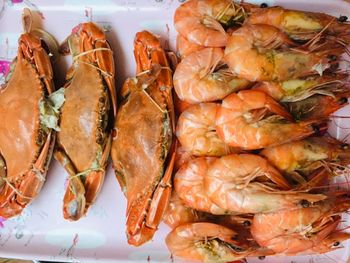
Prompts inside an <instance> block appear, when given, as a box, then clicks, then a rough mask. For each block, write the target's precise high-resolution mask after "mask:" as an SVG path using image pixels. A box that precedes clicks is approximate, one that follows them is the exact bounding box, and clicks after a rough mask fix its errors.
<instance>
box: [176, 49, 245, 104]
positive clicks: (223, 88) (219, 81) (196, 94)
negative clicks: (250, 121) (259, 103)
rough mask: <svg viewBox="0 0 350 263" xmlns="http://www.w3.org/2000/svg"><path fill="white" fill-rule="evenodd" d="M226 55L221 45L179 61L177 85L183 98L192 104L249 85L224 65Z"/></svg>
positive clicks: (177, 89) (177, 92) (177, 91)
mask: <svg viewBox="0 0 350 263" xmlns="http://www.w3.org/2000/svg"><path fill="white" fill-rule="evenodd" d="M223 55H224V52H223V50H222V49H221V48H205V49H202V50H200V51H196V52H194V53H192V54H190V55H188V56H187V57H186V58H184V59H183V60H182V61H181V62H180V63H179V65H178V66H177V68H176V70H175V73H174V88H175V91H176V94H177V95H178V96H179V98H180V99H181V100H184V101H186V102H189V103H192V104H194V103H200V102H209V101H215V100H220V99H222V98H224V97H226V96H227V95H228V94H230V93H232V92H235V91H238V90H241V89H245V88H247V87H248V85H249V84H250V82H249V81H247V80H244V79H238V78H236V77H234V76H233V75H232V74H231V75H230V74H228V71H227V69H220V65H222V62H221V61H222V58H223ZM217 68H219V69H218V70H217Z"/></svg>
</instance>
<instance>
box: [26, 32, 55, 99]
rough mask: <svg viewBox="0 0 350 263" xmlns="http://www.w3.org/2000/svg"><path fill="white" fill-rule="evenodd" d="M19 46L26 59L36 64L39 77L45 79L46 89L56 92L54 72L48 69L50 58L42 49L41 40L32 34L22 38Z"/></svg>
mask: <svg viewBox="0 0 350 263" xmlns="http://www.w3.org/2000/svg"><path fill="white" fill-rule="evenodd" d="M19 45H20V47H21V50H22V53H23V55H24V57H26V58H27V59H30V60H32V61H33V62H34V63H35V66H36V70H37V71H38V74H39V77H40V78H41V79H43V81H44V83H45V87H46V89H47V90H48V92H49V94H51V93H52V92H53V91H54V86H53V82H52V77H53V72H52V68H51V67H47V65H49V64H50V58H49V57H48V56H47V54H46V51H45V50H44V49H43V48H42V46H41V42H40V40H39V39H38V38H36V37H33V36H32V35H30V34H24V35H22V37H21V40H20V43H19Z"/></svg>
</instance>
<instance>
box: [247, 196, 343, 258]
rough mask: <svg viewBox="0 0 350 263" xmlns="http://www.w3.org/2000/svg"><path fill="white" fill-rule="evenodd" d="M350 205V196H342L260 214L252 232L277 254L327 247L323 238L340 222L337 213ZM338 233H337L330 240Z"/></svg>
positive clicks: (255, 218) (255, 220) (255, 217)
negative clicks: (306, 205)
mask: <svg viewBox="0 0 350 263" xmlns="http://www.w3.org/2000/svg"><path fill="white" fill-rule="evenodd" d="M349 208H350V200H349V198H348V197H341V198H336V199H328V200H325V201H323V202H320V203H318V204H317V205H315V206H313V207H303V208H297V209H293V210H281V211H277V212H274V213H268V214H257V215H255V216H254V219H253V222H252V226H251V233H252V235H253V237H254V239H255V240H256V241H257V242H258V244H259V245H261V246H265V247H268V248H270V249H272V250H273V251H275V252H276V253H284V254H287V255H295V254H298V253H301V252H304V251H305V250H309V251H312V250H314V251H315V252H317V251H318V246H320V249H319V250H327V249H325V243H324V242H323V241H324V240H325V239H326V238H328V237H329V236H330V235H331V233H333V232H334V230H335V229H336V227H337V226H338V224H339V223H340V216H339V215H337V214H339V213H341V212H345V211H347V210H348V209H349ZM336 236H337V235H333V236H332V239H330V240H333V239H334V238H335V237H336ZM340 237H341V235H340ZM328 241H329V240H328ZM322 242H323V243H322ZM326 243H328V242H327V241H326ZM330 250H332V248H330V249H329V250H328V251H330ZM328 251H324V252H328Z"/></svg>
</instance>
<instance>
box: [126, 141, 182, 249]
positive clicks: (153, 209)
mask: <svg viewBox="0 0 350 263" xmlns="http://www.w3.org/2000/svg"><path fill="white" fill-rule="evenodd" d="M175 149H176V145H175V144H174V145H173V147H172V150H171V153H170V154H171V155H170V160H169V164H168V166H167V168H166V171H165V173H164V176H163V178H162V180H161V181H160V182H159V184H158V186H157V187H156V189H155V191H154V192H153V196H152V199H151V200H150V204H149V205H148V206H147V207H144V209H145V211H144V213H143V214H144V215H145V218H140V219H141V220H140V221H141V222H139V225H140V227H139V228H137V229H135V228H134V229H133V228H132V227H133V226H135V224H129V223H132V222H130V221H131V220H130V218H131V219H133V217H132V216H130V215H128V221H127V223H126V224H127V234H128V237H129V240H128V242H129V243H130V244H133V245H139V244H143V243H145V242H146V241H148V240H149V237H152V236H153V235H154V233H155V232H156V231H157V230H158V225H159V224H160V222H161V221H162V219H163V215H164V213H165V211H166V209H167V207H168V204H169V200H170V196H171V191H172V184H171V180H172V173H173V168H174V163H175V155H176V154H175V153H176V152H175ZM146 209H148V211H146ZM132 230H133V231H134V232H131V231H132ZM129 231H130V232H129Z"/></svg>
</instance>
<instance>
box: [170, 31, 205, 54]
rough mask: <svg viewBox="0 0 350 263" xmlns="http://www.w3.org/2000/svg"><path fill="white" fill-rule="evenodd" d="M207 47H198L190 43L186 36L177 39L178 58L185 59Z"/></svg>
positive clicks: (179, 36) (178, 36)
mask: <svg viewBox="0 0 350 263" xmlns="http://www.w3.org/2000/svg"><path fill="white" fill-rule="evenodd" d="M203 48H205V46H201V45H197V44H195V43H192V42H190V41H188V40H187V39H186V38H185V37H184V36H182V35H180V34H178V35H177V37H176V50H177V54H178V56H179V57H180V58H181V59H183V58H185V57H187V56H188V55H190V54H191V53H193V52H195V51H199V50H202V49H203Z"/></svg>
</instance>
